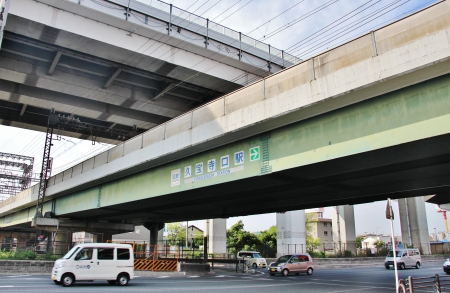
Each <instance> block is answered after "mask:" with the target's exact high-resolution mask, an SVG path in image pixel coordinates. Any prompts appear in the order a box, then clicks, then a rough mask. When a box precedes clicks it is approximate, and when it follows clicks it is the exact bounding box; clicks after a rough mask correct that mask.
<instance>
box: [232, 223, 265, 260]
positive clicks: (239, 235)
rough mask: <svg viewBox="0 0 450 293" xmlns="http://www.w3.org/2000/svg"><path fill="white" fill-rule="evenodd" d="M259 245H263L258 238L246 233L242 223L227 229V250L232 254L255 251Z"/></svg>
mask: <svg viewBox="0 0 450 293" xmlns="http://www.w3.org/2000/svg"><path fill="white" fill-rule="evenodd" d="M258 244H261V242H260V241H259V239H258V237H257V236H256V235H255V234H253V233H250V232H248V231H245V230H244V223H242V221H239V222H237V223H236V224H234V225H233V226H231V227H230V229H227V249H228V251H229V252H230V253H237V252H239V251H241V250H254V249H255V248H256V246H257V245H258Z"/></svg>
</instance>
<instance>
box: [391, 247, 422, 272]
mask: <svg viewBox="0 0 450 293" xmlns="http://www.w3.org/2000/svg"><path fill="white" fill-rule="evenodd" d="M395 252H396V254H397V267H398V268H399V269H401V270H404V269H405V268H406V267H415V268H416V269H420V265H421V264H422V256H421V255H420V251H419V250H418V249H417V248H398V249H396V250H395ZM384 266H385V268H386V269H387V270H389V268H390V267H391V266H392V267H394V252H393V251H392V250H391V251H389V253H388V255H387V256H386V259H385V260H384Z"/></svg>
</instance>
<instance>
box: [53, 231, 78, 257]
mask: <svg viewBox="0 0 450 293" xmlns="http://www.w3.org/2000/svg"><path fill="white" fill-rule="evenodd" d="M72 233H73V232H72V231H67V230H62V231H57V232H55V233H54V234H53V237H54V241H53V254H61V255H64V254H66V253H67V252H68V251H69V250H70V249H71V248H72ZM48 241H52V239H51V237H48Z"/></svg>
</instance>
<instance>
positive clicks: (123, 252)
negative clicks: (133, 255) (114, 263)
mask: <svg viewBox="0 0 450 293" xmlns="http://www.w3.org/2000/svg"><path fill="white" fill-rule="evenodd" d="M117 259H119V260H124V259H130V250H129V249H128V248H117Z"/></svg>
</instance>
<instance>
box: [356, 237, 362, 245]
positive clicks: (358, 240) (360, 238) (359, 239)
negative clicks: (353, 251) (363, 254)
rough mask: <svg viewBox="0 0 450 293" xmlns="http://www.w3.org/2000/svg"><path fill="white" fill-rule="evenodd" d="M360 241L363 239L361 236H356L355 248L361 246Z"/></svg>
mask: <svg viewBox="0 0 450 293" xmlns="http://www.w3.org/2000/svg"><path fill="white" fill-rule="evenodd" d="M362 241H363V237H362V236H356V247H357V248H362Z"/></svg>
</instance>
